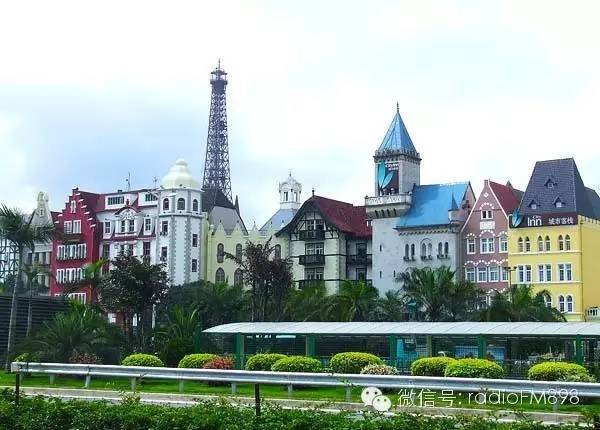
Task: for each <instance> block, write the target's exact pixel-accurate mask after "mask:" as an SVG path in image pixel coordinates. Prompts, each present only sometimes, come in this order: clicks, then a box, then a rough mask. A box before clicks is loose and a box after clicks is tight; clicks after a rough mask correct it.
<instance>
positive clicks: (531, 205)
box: [529, 200, 538, 210]
mask: <svg viewBox="0 0 600 430" xmlns="http://www.w3.org/2000/svg"><path fill="white" fill-rule="evenodd" d="M537 206H538V205H537V203H536V202H535V200H532V201H531V202H530V203H529V209H533V210H536V209H537Z"/></svg>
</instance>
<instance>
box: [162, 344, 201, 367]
mask: <svg viewBox="0 0 600 430" xmlns="http://www.w3.org/2000/svg"><path fill="white" fill-rule="evenodd" d="M160 350H161V352H160V354H159V355H160V358H161V359H162V360H163V361H164V362H165V364H166V365H167V366H169V367H176V366H177V364H178V363H179V362H180V361H181V359H182V358H183V357H185V356H186V355H188V354H191V353H193V352H194V345H193V342H192V338H187V337H185V338H184V337H175V338H169V339H165V340H163V341H162V342H161V345H160Z"/></svg>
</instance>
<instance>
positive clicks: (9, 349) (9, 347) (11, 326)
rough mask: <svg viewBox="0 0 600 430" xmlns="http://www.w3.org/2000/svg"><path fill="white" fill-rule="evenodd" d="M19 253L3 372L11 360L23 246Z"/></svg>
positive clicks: (8, 369) (15, 328)
mask: <svg viewBox="0 0 600 430" xmlns="http://www.w3.org/2000/svg"><path fill="white" fill-rule="evenodd" d="M17 249H18V251H19V253H18V256H19V265H18V268H17V279H16V280H15V285H14V287H13V293H12V302H11V304H10V320H9V323H8V342H7V345H6V362H5V363H4V370H5V371H7V372H9V371H10V363H11V360H12V354H13V348H12V347H13V343H14V341H15V332H16V330H17V307H18V304H17V298H18V296H17V291H18V290H19V287H20V286H21V281H22V279H21V277H22V276H23V246H18V247H17Z"/></svg>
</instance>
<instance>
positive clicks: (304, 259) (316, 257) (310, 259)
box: [298, 254, 325, 266]
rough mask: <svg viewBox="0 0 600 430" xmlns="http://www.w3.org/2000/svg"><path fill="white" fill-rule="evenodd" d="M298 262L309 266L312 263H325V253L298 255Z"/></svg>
mask: <svg viewBox="0 0 600 430" xmlns="http://www.w3.org/2000/svg"><path fill="white" fill-rule="evenodd" d="M298 264H301V265H303V266H308V265H311V264H325V255H323V254H306V255H301V256H300V257H298Z"/></svg>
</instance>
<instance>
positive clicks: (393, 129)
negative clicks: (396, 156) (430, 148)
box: [375, 109, 419, 158]
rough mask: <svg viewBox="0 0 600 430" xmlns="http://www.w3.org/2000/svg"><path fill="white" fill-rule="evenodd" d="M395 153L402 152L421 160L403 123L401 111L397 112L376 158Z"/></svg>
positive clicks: (376, 153)
mask: <svg viewBox="0 0 600 430" xmlns="http://www.w3.org/2000/svg"><path fill="white" fill-rule="evenodd" d="M395 152H402V153H405V154H409V155H412V156H413V157H417V158H419V153H418V152H417V150H416V149H415V146H414V145H413V143H412V140H411V138H410V135H409V134H408V130H407V129H406V126H405V125H404V121H402V117H401V116H400V110H399V109H397V110H396V115H394V119H392V123H391V124H390V126H389V128H388V131H387V133H386V134H385V137H384V138H383V141H382V142H381V145H379V149H377V151H376V152H375V156H383V155H387V154H390V153H395Z"/></svg>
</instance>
